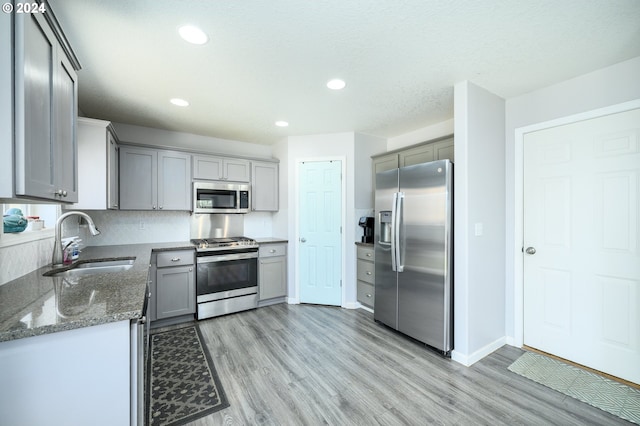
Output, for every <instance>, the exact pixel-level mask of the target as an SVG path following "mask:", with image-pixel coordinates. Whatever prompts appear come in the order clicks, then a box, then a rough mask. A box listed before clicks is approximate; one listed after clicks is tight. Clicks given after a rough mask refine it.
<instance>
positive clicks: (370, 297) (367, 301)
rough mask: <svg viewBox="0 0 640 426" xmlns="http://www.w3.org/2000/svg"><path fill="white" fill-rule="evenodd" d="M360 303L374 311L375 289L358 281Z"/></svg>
mask: <svg viewBox="0 0 640 426" xmlns="http://www.w3.org/2000/svg"><path fill="white" fill-rule="evenodd" d="M357 294H358V302H360V303H362V304H363V305H365V306H368V307H369V308H371V309H373V302H374V299H375V292H374V287H373V285H372V284H369V283H366V282H364V281H358V293H357Z"/></svg>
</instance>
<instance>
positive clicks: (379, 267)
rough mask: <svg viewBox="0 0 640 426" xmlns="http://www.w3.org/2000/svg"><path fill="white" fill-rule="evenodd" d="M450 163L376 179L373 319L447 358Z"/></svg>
mask: <svg viewBox="0 0 640 426" xmlns="http://www.w3.org/2000/svg"><path fill="white" fill-rule="evenodd" d="M452 180H453V165H452V163H451V162H450V161H449V160H439V161H433V162H430V163H424V164H417V165H414V166H408V167H402V168H399V169H395V170H389V171H386V172H380V173H378V174H377V175H376V194H375V217H376V223H375V228H374V229H375V231H374V245H375V299H374V315H373V316H374V319H375V320H376V321H379V322H381V323H383V324H386V325H388V326H389V327H391V328H394V329H396V330H398V331H400V332H402V333H404V334H406V335H408V336H410V337H412V338H414V339H416V340H419V341H421V342H423V343H426V344H427V345H429V346H431V347H433V348H435V349H437V350H438V351H440V352H441V353H442V354H443V355H445V356H450V354H451V350H452V349H453V278H452V277H453V265H452V254H453V250H452V246H453V185H452Z"/></svg>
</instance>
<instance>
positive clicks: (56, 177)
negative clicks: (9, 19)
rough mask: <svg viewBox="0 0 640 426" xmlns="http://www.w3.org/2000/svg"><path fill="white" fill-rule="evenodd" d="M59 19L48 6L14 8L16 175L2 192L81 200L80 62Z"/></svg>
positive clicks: (7, 194)
mask: <svg viewBox="0 0 640 426" xmlns="http://www.w3.org/2000/svg"><path fill="white" fill-rule="evenodd" d="M56 22H57V21H55V18H53V17H52V15H51V12H50V11H48V12H47V13H46V14H36V13H34V14H14V45H13V52H14V57H13V60H14V64H13V65H14V70H15V76H14V77H15V78H14V93H15V96H14V104H13V116H14V127H15V134H14V138H15V142H14V146H15V152H14V156H15V158H14V169H15V176H14V183H13V190H11V188H10V187H11V186H12V185H11V184H10V183H9V184H7V183H6V182H5V183H3V186H2V190H1V192H2V196H13V195H15V196H17V197H25V198H32V199H44V200H54V201H58V202H63V203H72V202H76V201H78V164H77V145H76V141H77V140H76V126H77V124H76V119H77V115H78V101H77V99H78V78H77V74H76V70H77V69H79V64H78V63H77V60H76V58H75V56H73V52H72V51H71V50H70V47H69V46H68V43H67V42H66V39H65V38H64V34H62V33H61V32H60V31H59V28H58V27H56V26H54V25H52V24H55V23H56ZM5 66H11V64H7V63H5V61H4V60H3V62H2V67H5ZM6 95H7V96H10V94H9V93H7V94H6ZM3 96H5V95H4V94H3ZM6 152H7V151H6ZM8 152H10V151H8ZM4 185H7V186H4Z"/></svg>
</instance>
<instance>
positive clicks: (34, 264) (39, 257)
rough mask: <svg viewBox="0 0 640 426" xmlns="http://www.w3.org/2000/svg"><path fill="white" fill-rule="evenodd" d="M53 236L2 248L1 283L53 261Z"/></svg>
mask: <svg viewBox="0 0 640 426" xmlns="http://www.w3.org/2000/svg"><path fill="white" fill-rule="evenodd" d="M52 252H53V237H51V238H45V239H42V240H37V241H30V242H28V243H24V244H16V245H12V246H7V247H2V248H0V285H2V284H5V283H7V282H9V281H11V280H14V279H16V278H18V277H21V276H23V275H25V274H28V273H29V272H31V271H33V270H36V269H38V268H41V267H43V266H45V265H47V264H49V263H51V254H52Z"/></svg>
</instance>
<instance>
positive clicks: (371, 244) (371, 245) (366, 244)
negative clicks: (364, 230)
mask: <svg viewBox="0 0 640 426" xmlns="http://www.w3.org/2000/svg"><path fill="white" fill-rule="evenodd" d="M356 245H357V246H363V247H373V243H363V242H361V241H356Z"/></svg>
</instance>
